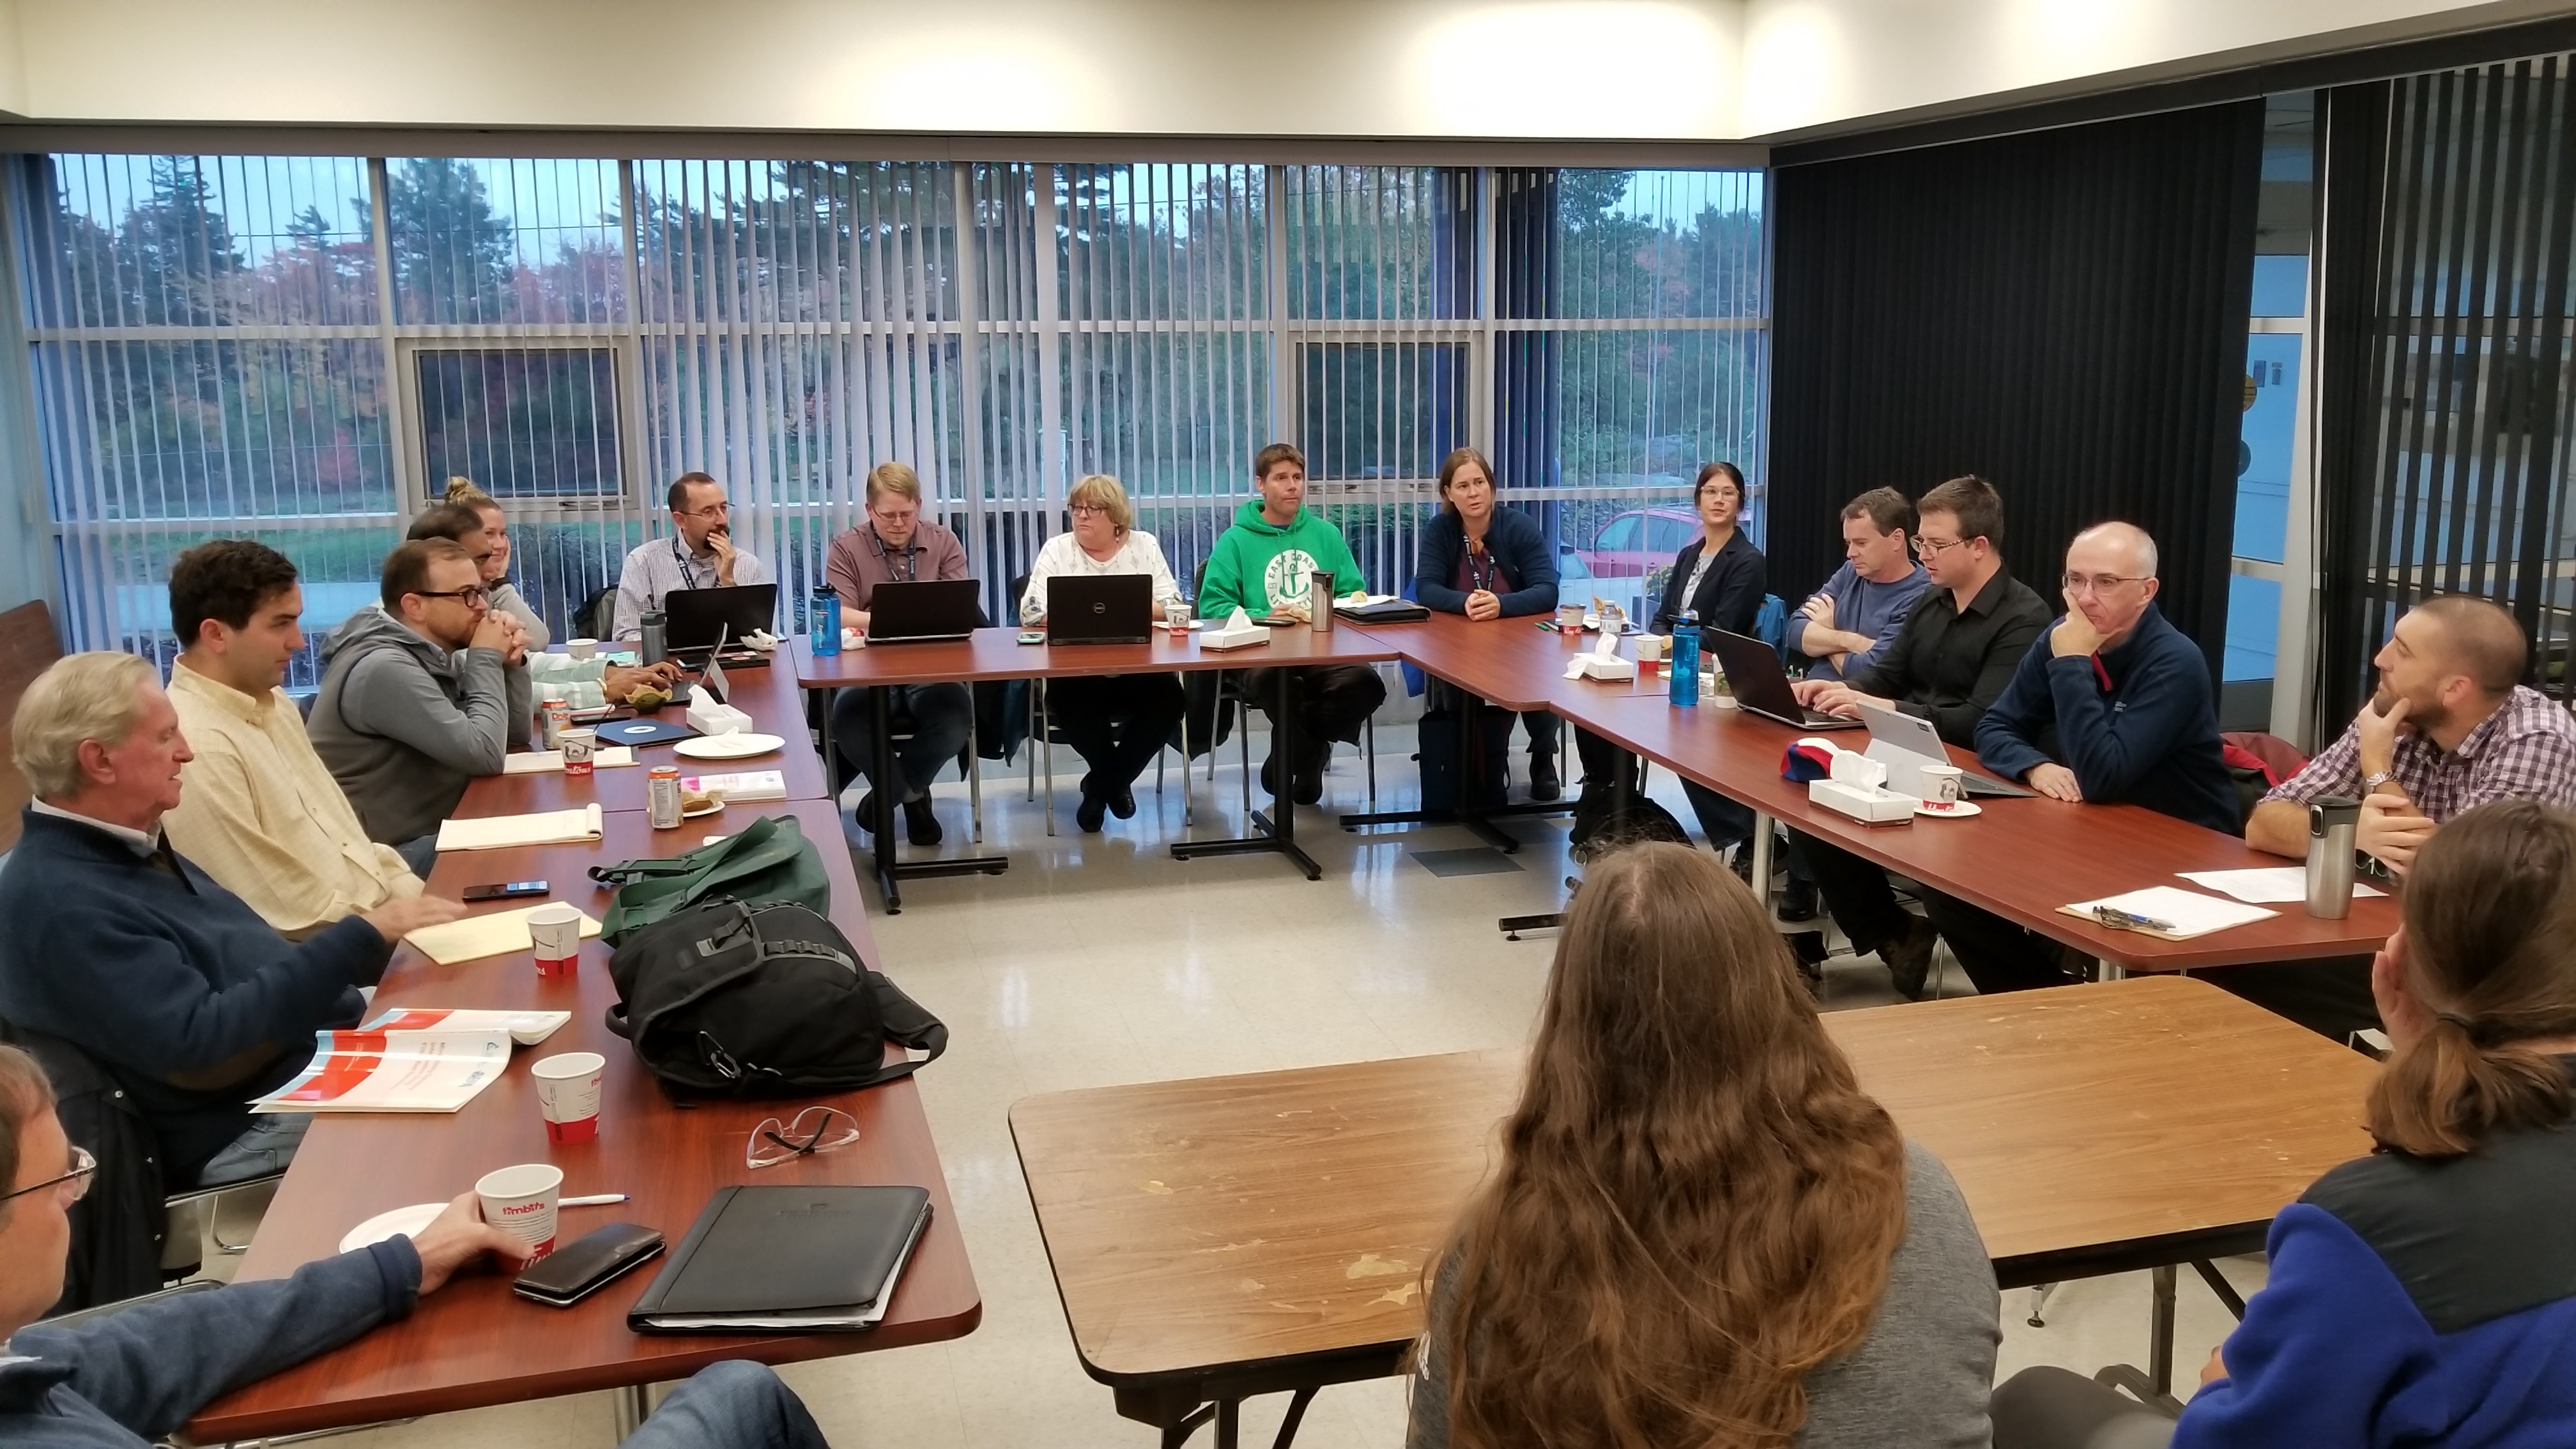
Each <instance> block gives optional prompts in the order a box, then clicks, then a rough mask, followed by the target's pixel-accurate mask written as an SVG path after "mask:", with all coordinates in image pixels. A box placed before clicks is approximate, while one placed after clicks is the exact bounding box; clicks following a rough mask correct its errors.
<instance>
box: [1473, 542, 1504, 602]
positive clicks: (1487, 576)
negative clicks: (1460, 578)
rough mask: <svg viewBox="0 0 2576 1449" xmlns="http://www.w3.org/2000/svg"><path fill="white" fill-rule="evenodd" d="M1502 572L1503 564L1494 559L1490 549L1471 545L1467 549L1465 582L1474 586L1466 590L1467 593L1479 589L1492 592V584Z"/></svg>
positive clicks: (1496, 581) (1499, 577) (1498, 578)
mask: <svg viewBox="0 0 2576 1449" xmlns="http://www.w3.org/2000/svg"><path fill="white" fill-rule="evenodd" d="M1502 574H1503V566H1502V565H1501V564H1499V563H1496V562H1495V561H1494V555H1493V551H1492V550H1491V549H1480V548H1475V547H1472V546H1471V547H1470V548H1469V549H1468V550H1467V582H1468V583H1469V584H1471V585H1473V586H1474V587H1472V588H1470V589H1469V590H1468V592H1469V593H1475V592H1478V591H1479V590H1481V591H1483V592H1485V593H1489V594H1490V593H1492V592H1493V591H1494V585H1495V584H1496V583H1498V582H1499V581H1500V580H1501V578H1502Z"/></svg>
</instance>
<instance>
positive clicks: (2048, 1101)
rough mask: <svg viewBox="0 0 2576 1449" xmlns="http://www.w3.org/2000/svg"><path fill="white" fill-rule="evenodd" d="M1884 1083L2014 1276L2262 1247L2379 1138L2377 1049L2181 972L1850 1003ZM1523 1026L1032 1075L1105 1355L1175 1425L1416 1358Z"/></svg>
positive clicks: (1076, 1312) (1062, 1223)
mask: <svg viewBox="0 0 2576 1449" xmlns="http://www.w3.org/2000/svg"><path fill="white" fill-rule="evenodd" d="M1823 1020H1824V1025H1825V1030H1826V1032H1827V1034H1828V1035H1829V1036H1831V1037H1832V1038H1833V1040H1834V1041H1835V1042H1836V1043H1837V1044H1838V1045H1839V1046H1840V1047H1841V1048H1842V1049H1843V1051H1844V1052H1845V1053H1846V1054H1847V1055H1848V1056H1849V1057H1850V1059H1851V1061H1852V1064H1853V1066H1854V1067H1855V1069H1856V1070H1857V1071H1858V1073H1859V1077H1860V1082H1861V1085H1862V1087H1863V1088H1864V1089H1865V1090H1867V1091H1868V1092H1869V1093H1870V1094H1871V1095H1872V1096H1874V1097H1876V1098H1877V1099H1878V1100H1879V1101H1880V1102H1881V1103H1883V1104H1885V1105H1886V1107H1887V1110H1888V1112H1889V1113H1890V1114H1891V1115H1892V1116H1894V1118H1895V1119H1896V1122H1897V1125H1898V1127H1899V1128H1900V1129H1902V1130H1903V1131H1904V1133H1905V1134H1906V1135H1907V1136H1908V1137H1910V1138H1912V1139H1913V1140H1915V1141H1917V1142H1920V1143H1922V1144H1923V1145H1924V1146H1926V1147H1928V1148H1930V1149H1931V1150H1932V1151H1933V1152H1934V1153H1935V1154H1936V1155H1938V1156H1939V1157H1940V1158H1941V1159H1942V1161H1943V1162H1944V1164H1946V1165H1947V1166H1948V1168H1949V1170H1950V1172H1951V1175H1952V1176H1953V1177H1954V1178H1956V1179H1957V1181H1958V1184H1959V1188H1960V1191H1961V1193H1962V1194H1963V1195H1964V1196H1965V1197H1966V1199H1967V1203H1968V1207H1969V1211H1970V1214H1971V1215H1972V1216H1973V1218H1974V1219H1975V1221H1976V1225H1977V1230H1978V1233H1979V1234H1980V1235H1981V1236H1982V1237H1983V1239H1984V1240H1985V1245H1986V1250H1987V1253H1988V1255H1989V1256H1990V1257H1991V1259H1992V1260H1993V1263H1994V1267H1995V1276H1996V1281H1997V1283H1998V1285H1999V1286H2002V1287H2006V1288H2011V1287H2021V1286H2027V1285H2031V1284H2035V1283H2043V1282H2055V1281H2061V1280H2065V1279H2069V1278H2076V1277H2084V1276H2090V1275H2096V1274H2104V1273H2115V1272H2129V1271H2136V1270H2138V1269H2153V1270H2155V1272H2156V1292H2155V1303H2156V1317H2155V1322H2154V1324H2153V1333H2154V1338H2153V1350H2154V1356H2155V1367H2154V1370H2153V1377H2154V1379H2155V1381H2156V1382H2157V1383H2158V1385H2159V1387H2162V1386H2163V1385H2164V1384H2167V1383H2169V1382H2170V1380H2171V1375H2172V1336H2173V1334H2172V1329H2173V1281H2174V1269H2175V1267H2176V1265H2179V1264H2182V1263H2186V1262H2196V1261H2206V1260H2207V1259H2209V1258H2211V1257H2213V1256H2223V1255H2227V1254H2233V1253H2242V1252H2252V1251H2255V1250H2258V1249H2259V1248H2261V1246H2262V1244H2263V1240H2264V1235H2265V1232H2266V1230H2267V1227H2268V1225H2269V1223H2270V1222H2271V1219H2272V1217H2273V1215H2274V1214H2275V1213H2277V1212H2278V1211H2279V1210H2280V1209H2281V1208H2282V1207H2284V1206H2286V1205H2287V1204H2289V1203H2290V1202H2292V1201H2294V1200H2296V1199H2297V1197H2298V1196H2299V1194H2300V1193H2301V1192H2302V1191H2303V1190H2305V1188H2306V1187H2307V1186H2308V1184H2309V1183H2311V1182H2313V1181H2314V1180H2315V1179H2316V1178H2317V1176H2318V1175H2319V1174H2321V1173H2323V1172H2324V1171H2326V1170H2327V1169H2328V1168H2331V1167H2333V1166H2335V1165H2336V1164H2338V1163H2341V1162H2344V1161H2347V1160H2350V1159H2352V1158H2354V1157H2358V1156H2361V1155H2362V1154H2364V1153H2366V1152H2368V1151H2369V1150H2370V1145H2371V1144H2370V1139H2369V1137H2368V1135H2367V1134H2366V1133H2365V1132H2364V1130H2363V1128H2362V1125H2361V1121H2362V1103H2363V1098H2364V1095H2365V1093H2366V1092H2367V1091H2368V1088H2369V1084H2370V1081H2371V1078H2372V1076H2373V1074H2374V1072H2375V1071H2376V1070H2377V1069H2376V1067H2375V1066H2374V1064H2373V1063H2371V1062H2370V1061H2368V1060H2367V1059H2365V1058H2363V1057H2362V1056H2360V1055H2359V1054H2357V1053H2354V1052H2351V1051H2347V1050H2345V1049H2343V1048H2341V1047H2338V1046H2336V1045H2334V1044H2333V1043H2331V1042H2328V1041H2326V1040H2325V1039H2324V1038H2322V1037H2319V1036H2317V1035H2315V1034H2313V1033H2310V1032H2308V1031H2306V1030H2304V1029H2302V1028H2300V1027H2297V1026H2294V1025H2292V1024H2290V1023H2289V1022H2287V1021H2285V1020H2283V1019H2281V1018H2279V1017H2276V1016H2273V1015H2271V1014H2270V1013H2268V1012H2265V1011H2263V1010H2262V1009H2260V1008H2258V1007H2255V1006H2252V1005H2250V1004H2248V1003H2246V1002H2243V1001H2240V1000H2238V999H2237V998H2235V997H2233V996H2230V995H2228V994H2226V993H2225V992H2222V991H2220V990H2219V989H2218V988H2216V987H2214V986H2211V985H2210V984H2208V983H2207V982H2201V981H2193V980H2189V979H2187V978H2182V977H2176V976H2169V975H2168V976H2149V977H2138V978H2134V979H2129V980H2123V981H2112V982H2102V983H2098V984H2092V985H2083V986H2069V987H2065V988H2062V989H2059V990H2054V991H2034V992H2022V993H2017V994H2014V995H2011V996H2008V997H2000V998H1998V997H1963V998H1958V999H1954V1000H1948V1001H1931V1002H1917V1003H1911V1004H1907V1005H1900V1006H1886V1007H1874V1008H1868V1009H1864V1010H1856V1011H1843V1012H1834V1013H1830V1014H1828V1015H1826V1016H1825V1017H1824V1019H1823ZM1521 1066H1522V1061H1521V1053H1519V1052H1518V1051H1501V1052H1483V1053H1460V1054H1455V1055H1447V1056H1431V1057H1411V1058H1405V1059H1400V1060H1393V1061H1374V1062H1351V1063H1346V1064H1342V1065H1337V1066H1326V1067H1309V1068H1304V1069H1300V1070H1295V1071H1283V1072H1264V1073H1258V1074H1252V1075H1245V1076H1230V1077H1208V1078H1200V1079H1196V1080H1190V1081H1174V1082H1151V1083H1143V1084H1139V1085H1134V1086H1122V1087H1105V1088H1096V1089H1091V1090H1085V1091H1071V1092H1057V1093H1051V1094H1047V1095H1044V1096H1035V1097H1027V1098H1023V1099H1022V1100H1020V1101H1019V1102H1018V1103H1016V1104H1014V1105H1013V1107H1012V1108H1011V1133H1012V1138H1013V1140H1014V1142H1015V1143H1016V1144H1017V1147H1018V1151H1019V1156H1020V1164H1021V1168H1022V1171H1023V1174H1024V1175H1025V1177H1026V1179H1027V1182H1028V1188H1029V1199H1030V1203H1031V1205H1032V1206H1033V1207H1034V1208H1035V1210H1036V1214H1037V1219H1038V1228H1039V1232H1040V1234H1041V1235H1042V1236H1043V1237H1044V1239H1045V1242H1046V1247H1047V1256H1048V1260H1049V1262H1050V1263H1051V1264H1052V1265H1053V1268H1054V1272H1055V1278H1056V1286H1057V1290H1058V1292H1059V1295H1060V1296H1061V1298H1062V1300H1063V1304H1064V1311H1065V1320H1066V1323H1067V1324H1068V1326H1069V1327H1070V1328H1071V1330H1072V1334H1073V1339H1074V1347H1075V1351H1076V1352H1077V1354H1078V1355H1079V1356H1080V1358H1081V1361H1082V1365H1083V1368H1084V1370H1085V1371H1086V1372H1088V1373H1089V1374H1090V1375H1091V1376H1092V1377H1093V1378H1094V1379H1096V1380H1098V1381H1099V1382H1101V1383H1103V1384H1106V1385H1108V1386H1109V1387H1110V1389H1111V1390H1112V1392H1113V1393H1114V1395H1115V1396H1116V1401H1117V1407H1118V1412H1119V1413H1120V1414H1121V1415H1123V1416H1125V1417H1128V1418H1131V1419H1136V1420H1140V1421H1142V1422H1144V1423H1147V1424H1152V1425H1154V1426H1156V1427H1158V1428H1160V1429H1161V1430H1162V1431H1163V1443H1164V1445H1165V1446H1166V1449H1171V1446H1175V1445H1177V1444H1179V1443H1180V1442H1181V1441H1182V1440H1184V1439H1186V1438H1187V1437H1188V1436H1189V1435H1190V1434H1191V1433H1192V1432H1194V1431H1195V1429H1196V1427H1197V1426H1198V1425H1199V1424H1201V1423H1203V1422H1206V1421H1207V1420H1209V1419H1211V1418H1213V1419H1214V1420H1215V1422H1216V1426H1217V1435H1216V1440H1217V1449H1234V1442H1235V1434H1236V1426H1237V1422H1238V1415H1239V1412H1240V1406H1241V1402H1242V1400H1243V1399H1245V1398H1247V1397H1251V1396H1253V1395H1257V1394H1265V1393H1278V1392H1291V1391H1293V1392H1294V1393H1295V1394H1296V1398H1295V1399H1294V1400H1293V1401H1292V1404H1291V1407H1290V1409H1289V1414H1288V1419H1287V1423H1286V1427H1285V1429H1283V1431H1282V1435H1281V1440H1280V1442H1281V1443H1282V1444H1283V1445H1284V1444H1285V1443H1286V1442H1287V1436H1288V1435H1289V1434H1291V1433H1293V1432H1294V1430H1295V1427H1296V1423H1297V1420H1298V1418H1299V1416H1300V1415H1302V1413H1303V1412H1304V1409H1305V1406H1306V1404H1307V1403H1308V1402H1309V1401H1310V1400H1311V1398H1312V1396H1313V1394H1314V1392H1315V1391H1316V1390H1317V1389H1318V1388H1320V1387H1322V1386H1324V1385H1328V1384H1334V1383H1343V1382H1349V1381H1352V1380H1356V1379H1365V1378H1375V1377H1383V1376H1385V1375H1389V1374H1393V1373H1396V1372H1398V1371H1399V1365H1400V1361H1401V1359H1402V1357H1403V1355H1404V1353H1405V1350H1406V1349H1407V1348H1408V1347H1409V1346H1410V1345H1411V1344H1412V1343H1413V1341H1414V1340H1415V1338H1416V1337H1417V1336H1418V1335H1419V1334H1420V1333H1421V1332H1422V1325H1423V1302H1422V1287H1423V1280H1424V1270H1425V1268H1426V1267H1427V1266H1428V1265H1429V1264H1430V1263H1431V1262H1432V1259H1433V1256H1434V1255H1435V1254H1436V1253H1437V1251H1438V1249H1439V1246H1440V1245H1441V1243H1442V1242H1443V1241H1444V1240H1445V1238H1446V1236H1447V1234H1448V1231H1449V1229H1450V1227H1451V1225H1452V1224H1453V1223H1454V1222H1455V1220H1456V1217H1457V1214H1458V1211H1459V1208H1460V1207H1461V1205H1462V1204H1463V1203H1464V1202H1465V1201H1466V1199H1467V1197H1468V1195H1469V1194H1470V1193H1471V1192H1472V1191H1473V1190H1474V1189H1475V1188H1476V1186H1477V1184H1478V1183H1479V1182H1480V1181H1482V1180H1484V1179H1485V1178H1487V1177H1488V1176H1489V1175H1490V1173H1491V1172H1492V1170H1493V1168H1494V1166H1495V1164H1496V1162H1497V1161H1498V1160H1499V1148H1498V1140H1497V1134H1496V1128H1497V1126H1498V1124H1499V1123H1500V1122H1501V1121H1502V1119H1503V1118H1504V1117H1505V1116H1506V1115H1507V1114H1508V1113H1509V1112H1510V1110H1511V1107H1512V1103H1513V1100H1514V1097H1515V1094H1516V1091H1517V1088H1518V1084H1519V1081H1520V1076H1521Z"/></svg>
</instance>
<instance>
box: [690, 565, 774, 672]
mask: <svg viewBox="0 0 2576 1449" xmlns="http://www.w3.org/2000/svg"><path fill="white" fill-rule="evenodd" d="M777 617H778V585H776V584H729V585H726V586H725V587H723V588H716V589H673V590H671V591H670V592H669V593H667V594H664V595H663V596H662V646H663V647H664V648H665V649H667V650H669V651H670V652H671V653H673V654H700V653H705V652H707V651H710V650H713V649H714V648H715V647H716V645H717V642H718V641H719V640H721V639H723V638H724V637H725V636H726V635H727V634H731V635H732V636H733V637H734V638H735V639H747V638H750V637H751V635H752V634H753V633H755V632H757V631H759V630H763V629H766V628H768V627H769V625H770V622H771V621H772V620H774V619H776V618H777ZM753 652H754V651H751V650H744V651H742V653H743V654H746V655H747V654H751V653H753ZM737 662H739V660H737Z"/></svg>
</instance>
